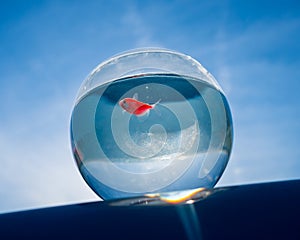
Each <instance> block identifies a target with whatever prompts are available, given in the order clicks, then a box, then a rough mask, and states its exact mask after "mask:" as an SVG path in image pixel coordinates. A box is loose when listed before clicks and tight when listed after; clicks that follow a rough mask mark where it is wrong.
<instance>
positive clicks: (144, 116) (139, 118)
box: [136, 110, 150, 122]
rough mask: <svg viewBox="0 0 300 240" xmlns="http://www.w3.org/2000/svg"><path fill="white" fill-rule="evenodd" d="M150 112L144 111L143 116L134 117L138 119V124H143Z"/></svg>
mask: <svg viewBox="0 0 300 240" xmlns="http://www.w3.org/2000/svg"><path fill="white" fill-rule="evenodd" d="M149 114H150V111H149V110H148V111H146V112H144V113H143V114H140V115H136V117H137V118H138V120H139V122H144V121H146V120H147V118H148V117H149Z"/></svg>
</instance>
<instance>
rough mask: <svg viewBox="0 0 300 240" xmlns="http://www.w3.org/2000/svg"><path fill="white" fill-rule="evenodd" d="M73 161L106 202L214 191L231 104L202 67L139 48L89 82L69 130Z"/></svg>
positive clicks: (228, 144)
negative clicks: (158, 195)
mask: <svg viewBox="0 0 300 240" xmlns="http://www.w3.org/2000/svg"><path fill="white" fill-rule="evenodd" d="M70 135H71V144H72V152H73V155H74V159H75V161H76V163H77V165H78V168H79V171H80V173H81V175H82V176H83V178H84V179H85V181H86V182H87V184H88V185H89V186H90V187H91V188H92V189H93V190H94V191H95V192H96V193H97V194H98V195H99V196H100V197H101V198H102V199H104V200H116V199H121V198H128V197H137V196H151V194H152V195H153V194H154V195H155V194H164V193H165V194H169V193H170V192H171V193H180V192H185V191H188V192H189V191H194V190H195V191H196V192H197V189H204V188H206V189H207V188H212V187H213V186H214V185H215V184H216V183H217V181H218V180H219V178H220V177H221V175H222V173H223V171H224V169H225V167H226V165H227V163H228V160H229V156H230V152H231V148H232V139H233V127H232V118H231V113H230V109H229V105H228V102H227V100H226V97H225V95H224V93H223V91H222V89H221V87H220V86H219V84H218V83H217V81H216V80H215V78H214V77H213V76H212V75H211V74H210V73H209V72H208V71H207V70H206V69H205V68H204V67H203V66H202V65H201V64H200V63H199V62H197V61H196V60H194V59H193V58H192V57H190V56H187V55H185V54H182V53H179V52H175V51H171V50H166V49H155V48H148V49H136V50H132V51H129V52H125V53H121V54H119V55H117V56H114V57H112V58H110V59H108V60H107V61H105V62H103V63H101V64H100V65H98V66H97V67H96V68H95V69H94V70H93V71H92V72H91V73H90V74H89V75H88V76H87V78H86V79H85V80H84V81H83V83H82V85H81V87H80V89H79V92H78V95H77V97H76V100H75V104H74V108H73V111H72V116H71V126H70Z"/></svg>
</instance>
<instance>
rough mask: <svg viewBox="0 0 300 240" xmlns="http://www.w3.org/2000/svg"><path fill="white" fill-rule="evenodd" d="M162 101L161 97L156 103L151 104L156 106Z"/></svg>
mask: <svg viewBox="0 0 300 240" xmlns="http://www.w3.org/2000/svg"><path fill="white" fill-rule="evenodd" d="M160 101H161V99H159V100H158V101H157V102H156V103H154V104H152V105H151V106H152V108H154V107H155V106H156V105H157V104H159V103H160Z"/></svg>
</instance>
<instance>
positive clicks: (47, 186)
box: [0, 0, 300, 213]
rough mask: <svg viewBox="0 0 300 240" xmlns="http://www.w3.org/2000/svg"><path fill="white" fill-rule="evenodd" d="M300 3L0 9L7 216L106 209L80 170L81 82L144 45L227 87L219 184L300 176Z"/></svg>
mask: <svg viewBox="0 0 300 240" xmlns="http://www.w3.org/2000/svg"><path fill="white" fill-rule="evenodd" d="M299 42H300V3H299V2H298V1H296V0H295V1H292V0H286V1H268V0H259V1H256V0H255V1H237V0H226V1H209V0H207V1H201V0H194V1H189V0H187V1H166V0H165V1H150V0H149V1H148V0H145V1H101V0H98V1H79V0H78V1H68V0H65V1H58V0H57V1H56V0H52V1H50V0H48V1H46V0H45V1H42V0H36V1H17V0H12V1H8V0H7V1H2V2H1V8H0V76H1V78H0V123H1V124H0V149H1V154H0V163H1V170H2V171H1V172H0V213H1V212H9V211H16V210H20V209H30V208H39V207H46V206H55V205H62V204H70V203H77V202H87V201H94V200H97V199H98V197H97V196H96V195H95V194H94V193H93V192H92V191H91V190H90V189H89V187H88V186H87V185H86V184H85V182H84V181H83V179H82V178H81V176H80V174H79V172H78V170H77V168H76V165H75V163H74V161H73V158H72V155H71V150H70V141H69V120H70V114H71V110H72V107H73V102H74V99H75V97H76V93H77V91H78V89H79V86H80V84H81V82H82V81H83V80H84V78H85V77H86V75H87V74H88V73H89V72H90V71H91V70H92V69H93V68H94V67H95V66H96V65H98V64H99V63H100V62H102V61H104V60H106V59H107V58H109V57H110V56H112V55H115V54H117V53H119V52H122V51H125V50H129V49H132V48H136V47H148V46H155V47H164V48H169V49H173V50H177V51H179V52H183V53H186V54H188V55H191V56H192V57H194V58H195V59H197V60H198V61H199V62H201V63H202V65H203V66H204V67H206V68H207V69H208V70H209V71H210V72H211V73H212V74H213V75H214V76H215V78H216V79H217V80H218V81H219V83H220V85H221V86H222V87H223V90H224V92H225V94H226V95H227V97H228V100H229V103H230V106H231V110H232V114H233V121H234V147H233V152H232V156H231V159H230V162H229V164H228V167H227V169H226V171H225V173H224V175H223V177H222V178H221V180H220V182H219V183H218V186H224V185H238V184H247V183H257V182H266V181H280V180H288V179H299V178H300V148H299V139H298V138H299V136H300V121H299V119H300V105H299V103H300V101H299V90H300V44H299Z"/></svg>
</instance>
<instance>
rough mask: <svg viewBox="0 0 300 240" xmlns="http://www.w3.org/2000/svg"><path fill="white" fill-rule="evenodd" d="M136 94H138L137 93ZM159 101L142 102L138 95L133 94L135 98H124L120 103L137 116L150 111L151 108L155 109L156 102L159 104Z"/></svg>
mask: <svg viewBox="0 0 300 240" xmlns="http://www.w3.org/2000/svg"><path fill="white" fill-rule="evenodd" d="M135 95H136V94H135ZM158 103H159V101H157V102H156V103H155V104H147V103H144V102H140V101H138V100H137V99H136V96H133V98H124V99H122V100H121V101H120V102H119V105H120V106H121V107H122V108H123V109H124V110H125V111H126V112H128V113H130V114H134V115H137V116H142V115H144V114H146V113H148V112H149V110H151V109H153V108H154V107H155V106H156V104H158Z"/></svg>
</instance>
